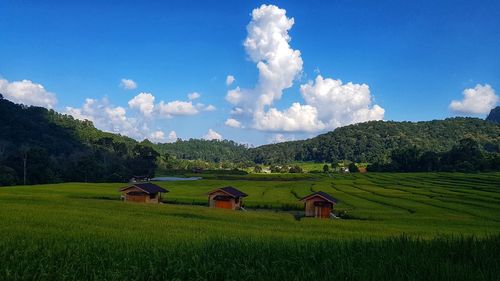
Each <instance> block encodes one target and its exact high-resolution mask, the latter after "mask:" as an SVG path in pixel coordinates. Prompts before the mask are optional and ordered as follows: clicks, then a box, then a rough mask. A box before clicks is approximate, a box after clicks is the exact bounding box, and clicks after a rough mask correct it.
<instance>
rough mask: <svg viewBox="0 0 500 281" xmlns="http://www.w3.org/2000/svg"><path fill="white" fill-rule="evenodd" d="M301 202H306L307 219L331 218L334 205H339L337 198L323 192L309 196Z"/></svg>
mask: <svg viewBox="0 0 500 281" xmlns="http://www.w3.org/2000/svg"><path fill="white" fill-rule="evenodd" d="M300 201H301V202H304V207H305V212H306V217H316V218H329V217H330V213H331V212H332V209H333V205H335V204H337V200H336V199H335V198H333V197H332V196H330V195H329V194H328V193H325V192H322V191H318V192H315V193H313V194H311V195H308V196H306V197H304V198H302V199H300Z"/></svg>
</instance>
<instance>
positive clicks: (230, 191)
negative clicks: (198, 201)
mask: <svg viewBox="0 0 500 281" xmlns="http://www.w3.org/2000/svg"><path fill="white" fill-rule="evenodd" d="M218 190H221V191H223V192H224V193H226V194H227V195H229V196H231V197H234V198H240V197H247V196H248V194H246V193H244V192H241V191H239V190H238V189H236V188H234V187H232V186H226V187H221V188H218V189H216V190H214V191H212V192H210V193H209V194H212V193H214V192H216V191H218Z"/></svg>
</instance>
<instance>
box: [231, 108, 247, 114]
mask: <svg viewBox="0 0 500 281" xmlns="http://www.w3.org/2000/svg"><path fill="white" fill-rule="evenodd" d="M244 112H245V111H244V110H243V108H241V107H235V108H233V109H231V115H241V114H243V113H244Z"/></svg>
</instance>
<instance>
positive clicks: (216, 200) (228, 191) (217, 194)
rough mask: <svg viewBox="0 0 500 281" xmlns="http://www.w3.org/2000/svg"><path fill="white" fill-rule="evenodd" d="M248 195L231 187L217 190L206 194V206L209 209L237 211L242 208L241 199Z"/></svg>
mask: <svg viewBox="0 0 500 281" xmlns="http://www.w3.org/2000/svg"><path fill="white" fill-rule="evenodd" d="M247 196H248V195H247V194H245V193H243V192H241V191H239V190H238V189H236V188H234V187H232V186H226V187H222V188H218V189H216V190H213V191H211V192H210V193H208V206H209V207H211V208H221V209H231V210H239V209H241V207H242V206H243V197H247Z"/></svg>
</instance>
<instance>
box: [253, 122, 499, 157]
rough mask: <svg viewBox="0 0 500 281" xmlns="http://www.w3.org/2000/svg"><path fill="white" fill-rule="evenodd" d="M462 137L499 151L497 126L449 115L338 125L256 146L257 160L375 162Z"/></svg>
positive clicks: (440, 148)
mask: <svg viewBox="0 0 500 281" xmlns="http://www.w3.org/2000/svg"><path fill="white" fill-rule="evenodd" d="M464 138H472V139H474V140H476V141H478V142H479V144H480V146H481V147H482V148H483V149H484V150H485V151H489V152H499V151H500V126H498V125H496V124H493V123H490V122H486V121H485V120H481V119H477V118H449V119H445V120H433V121H422V122H394V121H370V122H366V123H360V124H354V125H349V126H345V127H341V128H338V129H336V130H334V131H332V132H329V133H326V134H323V135H319V136H317V137H314V138H312V139H308V140H304V141H292V142H284V143H279V144H271V145H264V146H260V147H257V148H255V149H252V150H251V154H252V159H254V160H255V161H256V162H259V163H289V162H293V161H319V162H323V161H326V162H333V161H337V160H343V159H346V160H351V161H355V162H379V161H384V160H385V159H387V158H388V157H389V156H390V155H391V152H392V151H393V150H395V149H403V148H410V147H414V146H415V147H417V148H418V149H421V150H424V151H433V152H444V151H448V150H450V149H451V148H452V147H453V146H454V145H457V144H458V143H459V142H460V140H462V139H464Z"/></svg>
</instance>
